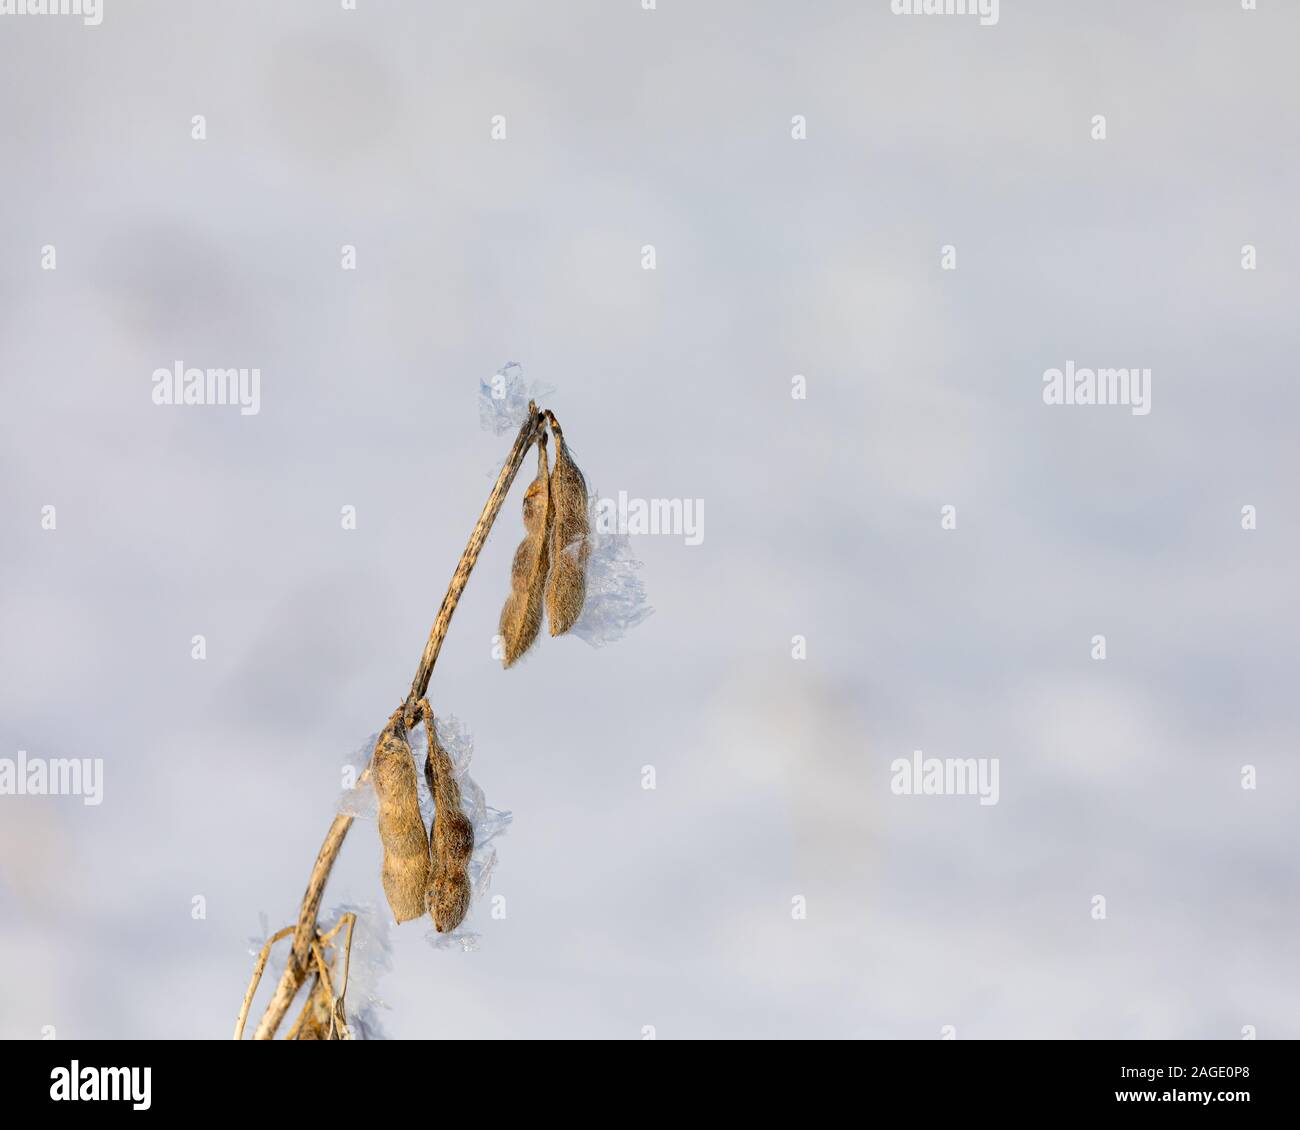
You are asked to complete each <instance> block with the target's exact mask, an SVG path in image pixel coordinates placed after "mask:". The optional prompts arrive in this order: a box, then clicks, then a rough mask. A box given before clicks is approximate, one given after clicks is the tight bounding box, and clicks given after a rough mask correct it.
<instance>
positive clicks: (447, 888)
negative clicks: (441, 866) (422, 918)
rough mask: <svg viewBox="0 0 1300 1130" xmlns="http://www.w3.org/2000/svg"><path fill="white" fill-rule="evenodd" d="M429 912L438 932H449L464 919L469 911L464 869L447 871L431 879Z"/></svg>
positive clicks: (467, 885) (467, 877) (467, 888)
mask: <svg viewBox="0 0 1300 1130" xmlns="http://www.w3.org/2000/svg"><path fill="white" fill-rule="evenodd" d="M429 913H430V914H432V915H433V925H434V927H435V928H436V929H437V931H438V933H439V934H450V933H451V931H453V930H454V929H456V927H457V926H459V925H460V924H461V923H462V922H464V921H465V915H466V914H468V913H469V876H468V875H467V874H466V873H465V872H464V871H455V872H447V873H446V874H443V875H439V876H438V878H436V879H435V880H434V881H433V886H432V888H431V889H430V891H429Z"/></svg>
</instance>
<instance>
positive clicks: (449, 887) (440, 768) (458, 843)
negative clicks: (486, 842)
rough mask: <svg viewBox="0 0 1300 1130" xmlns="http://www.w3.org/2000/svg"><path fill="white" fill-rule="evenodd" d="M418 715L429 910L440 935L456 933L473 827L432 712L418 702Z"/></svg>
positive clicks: (464, 904) (463, 909)
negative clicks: (428, 815) (427, 826)
mask: <svg viewBox="0 0 1300 1130" xmlns="http://www.w3.org/2000/svg"><path fill="white" fill-rule="evenodd" d="M420 712H421V713H422V714H423V715H424V727H425V730H426V731H427V733H428V736H429V752H428V754H427V756H426V757H425V759H424V779H425V782H426V783H427V784H428V786H429V792H430V793H431V794H432V795H433V803H434V816H433V828H432V829H431V831H430V833H429V855H430V857H431V863H432V866H431V868H430V880H429V888H428V909H429V913H430V914H431V915H432V916H433V924H434V926H435V927H437V930H438V932H439V933H440V934H446V933H449V932H450V931H452V930H454V929H456V927H457V926H459V925H460V924H461V923H462V922H463V921H464V920H465V915H466V914H467V913H468V912H469V898H470V886H469V857H470V856H471V855H472V854H473V853H474V825H473V824H471V823H470V820H469V817H468V816H466V815H465V813H464V812H462V811H461V807H460V782H459V781H458V780H456V772H455V767H454V766H453V765H452V763H451V755H450V754H448V753H447V751H446V749H444V748H443V745H442V743H441V742H440V741H439V740H438V731H437V728H436V726H435V725H434V717H433V710H432V708H431V707H430V706H429V703H428V701H427V700H421V703H420Z"/></svg>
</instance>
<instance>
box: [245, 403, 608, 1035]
mask: <svg viewBox="0 0 1300 1130" xmlns="http://www.w3.org/2000/svg"><path fill="white" fill-rule="evenodd" d="M548 426H549V429H550V433H551V435H552V436H553V437H554V438H555V467H554V468H553V469H552V468H551V467H550V466H549V465H548V461H547V454H546V446H547V436H546V433H547V428H548ZM534 444H536V446H537V475H536V477H535V478H534V479H533V481H532V483H531V484H529V487H528V490H527V491H526V492H525V494H524V501H523V519H524V540H523V541H522V542H521V543H520V545H519V548H518V549H517V550H516V551H515V556H514V559H513V561H512V563H511V570H510V594H509V596H507V598H506V603H505V607H504V608H503V609H502V610H501V635H502V638H503V640H504V642H505V655H504V665H505V666H506V667H510V666H511V665H512V664H513V663H514V662H515V661H516V660H517V659H519V657H520V656H521V655H523V654H524V652H526V651H527V650H528V649H529V648H530V647H531V646H532V645H533V643H534V642H535V641H536V639H537V636H538V634H539V632H540V629H541V624H542V617H543V612H545V616H546V618H547V619H548V621H549V623H550V629H551V635H553V636H557V635H562V634H563V633H565V632H567V631H568V630H569V629H570V628H572V627H573V625H574V624H575V622H576V621H577V619H578V617H579V615H580V614H581V612H582V606H583V602H584V599H585V594H586V569H587V562H588V558H589V554H590V549H589V546H588V535H589V524H588V516H587V485H586V480H585V479H584V478H583V475H582V472H581V471H580V470H578V467H577V464H575V463H574V462H573V457H572V455H571V454H570V452H569V450H568V447H567V445H566V444H565V442H564V433H563V432H562V431H561V430H560V424H559V421H558V420H556V418H555V415H554V413H552V412H550V411H540V410H539V409H538V408H537V405H536V404H535V403H534V402H533V401H531V400H530V401H529V402H528V413H527V417H526V419H525V420H524V422H523V424H522V426H521V427H520V429H519V434H518V435H517V436H516V438H515V442H514V446H513V447H512V448H511V449H510V454H509V455H508V456H507V458H506V462H505V465H504V466H503V467H502V468H501V473H500V474H499V475H498V476H497V481H496V484H495V485H494V486H493V488H492V492H491V494H489V495H488V500H487V502H486V504H485V505H484V507H483V512H482V514H480V515H479V519H478V522H477V523H476V524H475V526H474V529H473V532H472V533H471V534H470V538H469V544H468V545H466V546H465V552H464V553H462V554H461V558H460V563H459V564H458V565H457V566H456V572H455V573H454V574H453V575H452V578H451V584H450V585H449V586H448V588H447V594H446V596H444V597H443V600H442V606H441V607H440V608H439V609H438V615H437V616H436V617H435V619H434V621H433V627H432V629H431V630H430V632H429V638H428V641H427V642H426V643H425V645H424V653H423V654H422V655H421V656H420V664H419V667H418V668H417V669H416V672H415V678H414V679H413V680H412V681H411V687H410V690H409V691H408V692H407V695H406V698H405V699H404V701H403V702H402V704H401V705H400V706H399V707H398V708H397V709H396V710H394V711H393V713H392V714H391V715H390V716H389V719H388V721H387V723H386V724H385V726H384V728H383V730H382V731H381V732H380V734H379V737H378V739H377V740H376V742H375V748H374V752H373V754H372V756H371V760H370V764H369V765H368V766H367V767H366V768H365V769H364V770H363V771H362V773H361V775H360V777H359V778H358V781H357V785H358V786H361V785H362V784H364V783H365V782H366V781H367V780H369V781H370V782H371V783H372V784H373V787H374V790H375V794H376V797H377V799H378V826H379V839H380V843H381V845H382V846H383V865H382V868H381V871H380V878H381V882H382V885H383V889H384V896H385V898H386V899H387V900H388V906H389V909H391V910H392V912H393V917H394V918H395V919H396V920H397V921H398V922H399V923H402V922H409V921H411V920H413V919H417V918H422V917H423V916H424V915H425V914H428V915H429V916H430V917H431V918H432V919H433V924H434V927H435V928H436V930H437V931H438V932H439V933H448V932H450V931H452V930H455V929H456V928H457V927H458V926H459V925H460V924H461V922H462V921H463V920H464V918H465V915H466V913H467V912H468V910H469V902H470V882H469V873H468V867H469V859H470V855H471V854H472V852H473V850H474V828H473V825H472V824H471V823H470V821H469V819H468V817H466V815H465V814H464V812H463V811H462V810H461V789H460V783H459V781H458V780H457V778H456V775H455V770H454V766H453V764H452V760H451V757H450V755H449V754H448V753H447V750H446V749H445V748H444V746H443V744H442V742H441V741H440V740H439V738H438V733H437V729H436V725H435V719H434V714H433V709H432V707H431V706H430V705H429V701H428V698H427V697H426V695H427V692H428V688H429V679H430V676H431V675H432V673H433V666H434V664H435V663H436V662H437V659H438V653H439V651H440V650H441V649H442V642H443V640H444V639H445V638H446V635H447V628H448V626H449V625H450V623H451V617H452V614H453V613H454V612H455V611H456V606H457V604H458V603H459V601H460V598H461V594H462V593H463V592H464V591H465V585H466V584H467V583H468V581H469V576H470V573H471V572H472V571H473V569H474V565H475V563H476V562H477V561H478V556H479V553H480V552H481V551H482V549H483V545H484V543H485V542H486V541H487V536H488V534H489V532H490V531H491V529H492V524H493V523H494V522H495V521H496V517H497V514H498V513H499V512H500V510H501V506H502V504H503V503H504V502H505V498H506V495H507V494H508V493H509V491H510V486H511V484H512V483H513V482H514V479H515V476H516V475H517V474H518V472H519V468H520V467H521V466H522V465H523V461H524V458H525V457H526V456H527V454H528V451H529V449H530V448H531V447H532V446H533V445H534ZM421 722H422V723H423V724H424V727H425V730H426V733H427V737H428V752H427V754H426V757H425V764H424V776H425V782H426V783H427V785H428V787H429V793H430V795H431V796H432V797H433V801H434V816H433V821H432V827H430V828H426V827H425V824H424V817H423V816H422V815H421V813H420V803H419V797H418V786H417V778H416V771H415V758H414V754H413V753H412V751H411V745H410V741H409V739H408V737H407V735H408V733H409V732H410V731H411V729H412V728H413V727H415V726H417V725H419V724H420V723H421ZM352 821H353V816H352V815H348V814H344V813H340V814H338V815H336V816H335V817H334V822H333V823H332V824H331V825H330V828H329V831H328V833H327V834H326V836H325V841H324V843H322V844H321V848H320V851H319V853H318V854H317V856H316V863H315V865H314V866H313V867H312V870H311V875H310V877H309V878H308V881H307V890H306V892H305V893H304V895H303V900H302V906H301V908H300V909H299V912H298V921H297V923H296V924H295V925H294V926H291V927H285V928H284V929H283V930H280V931H279V932H278V933H276V934H274V935H273V936H272V937H271V938H269V939H268V940H267V942H266V944H265V945H264V946H263V947H262V951H261V953H259V954H258V957H257V962H256V964H255V966H254V969H253V977H252V980H251V982H250V983H249V986H248V989H247V991H246V992H245V994H244V1001H243V1005H242V1007H241V1008H240V1011H239V1019H238V1020H237V1021H236V1024H235V1039H237V1040H238V1039H242V1038H243V1033H244V1026H245V1023H246V1022H247V1019H248V1012H249V1008H250V1006H251V1005H252V1001H253V996H254V994H255V993H256V991H257V987H258V983H259V982H260V980H261V977H262V973H263V971H264V969H265V968H266V964H267V960H268V958H269V956H270V953H271V949H272V947H273V946H274V945H275V943H276V942H278V941H280V940H281V939H283V938H285V937H288V936H289V935H290V934H292V936H293V942H292V945H291V948H290V951H289V959H288V962H287V963H286V965H285V968H284V971H283V973H282V974H281V975H280V979H279V982H278V983H277V985H276V987H275V990H274V992H273V993H272V996H271V1000H270V1002H269V1003H268V1004H267V1007H266V1011H265V1012H264V1013H263V1015H262V1018H261V1020H260V1021H259V1022H258V1024H257V1027H256V1029H255V1030H254V1032H253V1038H254V1039H256V1040H269V1039H273V1038H274V1037H275V1034H276V1032H277V1031H278V1030H279V1027H280V1024H281V1022H282V1021H283V1020H284V1018H285V1016H286V1014H287V1013H288V1011H289V1009H290V1007H291V1006H292V1005H293V1002H294V999H295V998H296V997H297V995H298V993H299V991H300V990H301V989H302V987H303V985H304V984H306V983H307V982H308V979H309V978H310V979H311V983H310V985H309V986H308V991H307V999H306V1003H305V1004H304V1006H303V1009H302V1012H301V1013H300V1014H299V1016H298V1018H297V1020H295V1021H294V1023H293V1025H292V1026H291V1028H290V1030H289V1033H288V1037H287V1038H289V1039H299V1040H314V1039H319V1040H326V1039H351V1038H352V1032H351V1028H350V1026H349V1024H348V1020H347V1015H346V1010H345V1007H344V994H345V992H346V990H347V976H348V974H347V964H348V960H349V955H350V952H351V945H352V927H353V925H354V924H355V920H356V915H355V914H351V913H349V914H344V915H343V916H342V917H340V919H339V921H338V923H337V924H336V925H335V926H334V927H333V929H331V930H330V931H328V932H327V933H325V932H322V931H321V929H320V927H319V926H318V924H317V915H318V914H319V913H320V905H321V898H322V897H323V895H324V893H325V884H326V882H327V881H328V879H329V876H330V871H331V870H332V869H333V867H334V861H335V860H336V859H337V858H338V854H339V850H340V849H341V848H342V846H343V840H344V838H345V837H346V836H347V834H348V829H349V828H350V827H351V826H352ZM345 926H346V928H347V934H346V941H345V943H344V946H343V948H342V950H341V953H339V954H338V957H337V960H338V961H339V962H341V964H342V969H341V970H336V972H335V973H331V960H330V955H331V954H333V953H335V951H336V950H338V948H339V947H338V946H337V944H336V939H337V937H338V935H339V933H340V931H341V930H342V929H343V928H344V927H345ZM336 980H337V982H338V983H337V985H336V984H335V981H336Z"/></svg>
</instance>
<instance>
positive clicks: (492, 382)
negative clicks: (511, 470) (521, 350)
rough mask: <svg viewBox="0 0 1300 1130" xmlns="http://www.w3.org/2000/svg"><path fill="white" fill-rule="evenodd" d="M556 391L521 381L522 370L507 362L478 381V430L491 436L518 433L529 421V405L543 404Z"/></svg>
mask: <svg viewBox="0 0 1300 1130" xmlns="http://www.w3.org/2000/svg"><path fill="white" fill-rule="evenodd" d="M554 391H555V389H554V388H553V387H552V386H551V385H547V384H542V383H541V382H540V381H538V382H534V383H533V384H531V385H530V384H528V383H527V382H525V381H524V369H523V366H522V365H520V364H519V362H518V361H508V362H506V364H504V365H502V366H501V368H499V369H498V370H497V371H496V372H495V373H494V374H493V375H492V376H491V377H488V378H486V379H485V380H481V381H479V389H478V422H479V427H481V428H484V429H486V430H487V431H489V432H491V433H492V434H493V435H505V434H506V433H507V432H514V431H518V430H519V428H520V427H521V426H522V425H523V422H524V421H525V420H526V419H528V402H529V401H530V400H535V401H538V402H540V401H542V400H543V399H545V398H546V397H548V396H550V395H551V393H553V392H554Z"/></svg>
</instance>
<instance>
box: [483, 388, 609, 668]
mask: <svg viewBox="0 0 1300 1130" xmlns="http://www.w3.org/2000/svg"><path fill="white" fill-rule="evenodd" d="M546 417H547V420H548V422H549V424H550V429H551V434H552V435H553V436H554V437H555V466H554V467H553V468H551V467H548V464H547V457H546V435H545V433H543V434H542V436H541V437H539V439H538V441H537V447H538V453H537V477H536V478H535V479H533V481H532V483H531V484H529V487H528V490H527V491H526V492H525V493H524V540H523V541H521V542H520V543H519V548H518V549H516V550H515V556H514V560H513V562H512V563H511V569H510V595H509V596H508V597H507V598H506V603H505V607H504V608H502V610H501V624H500V632H501V640H502V645H503V648H502V663H503V665H504V666H506V667H510V666H512V665H513V664H514V663H515V661H516V660H517V659H518V658H519V657H520V656H521V655H523V654H524V652H526V651H527V650H528V649H529V648H530V647H532V645H533V643H534V642H535V641H536V639H537V636H538V634H539V632H540V631H541V626H542V613H543V610H544V611H545V614H546V619H547V621H548V623H549V624H550V628H551V635H553V636H559V635H563V634H564V633H565V632H567V631H568V630H569V629H570V628H572V627H573V625H574V624H576V623H577V621H578V617H579V616H580V615H581V614H582V606H583V603H584V602H585V601H586V598H587V561H588V559H589V558H590V556H591V542H590V533H591V529H590V523H589V519H588V517H587V480H586V479H585V478H584V477H583V474H582V471H581V470H579V468H578V465H577V464H576V463H575V462H574V461H573V456H572V455H571V454H570V452H569V448H568V445H567V444H566V443H565V442H564V432H563V431H562V430H561V429H560V424H559V421H558V420H556V418H555V415H554V414H553V413H551V412H547V414H546Z"/></svg>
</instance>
